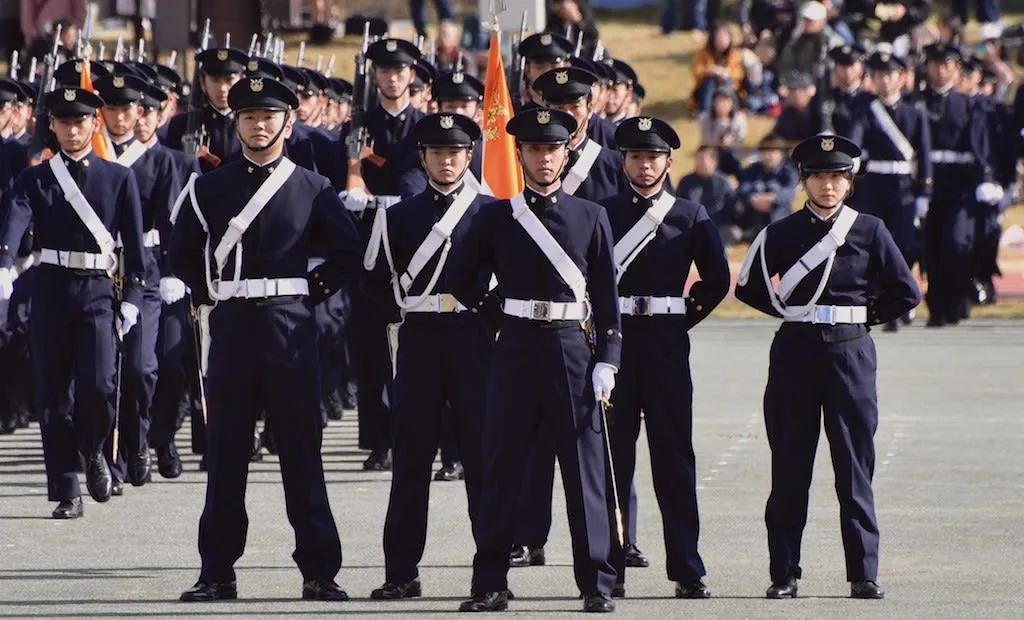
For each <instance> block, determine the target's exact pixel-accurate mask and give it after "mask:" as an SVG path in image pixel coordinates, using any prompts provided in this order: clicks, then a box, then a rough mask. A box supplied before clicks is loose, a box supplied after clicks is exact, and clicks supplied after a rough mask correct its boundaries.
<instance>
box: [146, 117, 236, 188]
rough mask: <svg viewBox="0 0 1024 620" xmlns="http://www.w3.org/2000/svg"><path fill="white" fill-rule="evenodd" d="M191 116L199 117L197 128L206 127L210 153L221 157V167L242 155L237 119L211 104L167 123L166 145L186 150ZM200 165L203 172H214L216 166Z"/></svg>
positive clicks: (204, 163)
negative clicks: (185, 145)
mask: <svg viewBox="0 0 1024 620" xmlns="http://www.w3.org/2000/svg"><path fill="white" fill-rule="evenodd" d="M190 116H196V117H198V121H197V123H196V127H200V126H202V127H205V128H206V133H207V134H209V144H210V152H212V153H213V154H214V155H216V156H217V157H220V159H221V163H220V165H222V166H223V165H224V164H226V163H227V162H229V161H233V160H235V159H238V158H239V157H241V155H242V145H241V143H239V141H238V131H237V130H236V129H235V117H234V115H233V114H229V115H227V116H225V115H223V114H221V113H220V112H218V111H217V110H215V109H214V108H213V106H211V105H210V104H209V103H206V104H204V105H203V107H202V108H200V109H198V110H196V111H194V112H185V113H182V114H179V115H177V116H175V117H174V118H172V119H171V120H170V122H168V123H167V141H166V142H165V144H166V145H167V146H168V147H170V148H172V149H177V150H179V151H180V150H183V149H184V140H183V138H184V136H185V132H186V131H187V130H188V119H189V117H190ZM199 165H200V166H201V167H202V169H203V172H209V171H210V170H213V168H214V166H213V165H211V164H210V163H208V162H207V160H205V159H204V160H201V161H200V163H199Z"/></svg>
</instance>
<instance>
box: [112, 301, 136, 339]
mask: <svg viewBox="0 0 1024 620" xmlns="http://www.w3.org/2000/svg"><path fill="white" fill-rule="evenodd" d="M138 322H139V309H138V308H137V307H135V304H130V303H128V302H127V301H122V302H121V310H120V312H118V317H117V321H116V323H117V335H118V336H120V337H121V338H124V337H125V336H126V335H127V334H128V332H130V331H131V330H132V328H133V327H135V324H136V323H138Z"/></svg>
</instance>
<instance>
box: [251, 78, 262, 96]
mask: <svg viewBox="0 0 1024 620" xmlns="http://www.w3.org/2000/svg"><path fill="white" fill-rule="evenodd" d="M249 90H251V91H252V92H254V93H258V92H260V91H261V90H263V78H253V79H251V80H249Z"/></svg>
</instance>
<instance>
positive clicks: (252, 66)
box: [249, 60, 260, 71]
mask: <svg viewBox="0 0 1024 620" xmlns="http://www.w3.org/2000/svg"><path fill="white" fill-rule="evenodd" d="M259 68H260V63H259V62H257V61H255V60H250V61H249V71H256V70H257V69H259Z"/></svg>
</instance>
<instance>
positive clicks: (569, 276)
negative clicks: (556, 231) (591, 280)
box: [512, 194, 587, 302]
mask: <svg viewBox="0 0 1024 620" xmlns="http://www.w3.org/2000/svg"><path fill="white" fill-rule="evenodd" d="M512 217H514V218H515V220H516V221H517V222H519V225H520V226H522V227H523V230H525V231H526V234H528V235H530V238H531V239H533V242H534V243H536V244H537V247H539V248H540V251H541V252H543V253H544V256H545V257H547V259H548V262H550V263H551V266H552V267H554V268H555V271H556V272H558V276H559V277H560V278H562V280H563V281H564V282H565V283H566V284H568V285H569V288H570V289H572V294H573V297H575V298H576V301H577V302H582V301H583V300H584V299H585V298H586V295H587V279H586V277H584V275H583V272H582V271H580V268H579V266H577V265H576V263H574V262H573V260H572V258H571V257H570V256H569V255H568V254H567V253H566V252H565V248H563V247H562V246H561V245H559V243H558V241H557V240H556V239H555V238H554V237H552V236H551V233H550V232H548V229H547V228H544V224H543V223H542V222H541V221H540V219H539V218H538V217H537V216H536V214H534V212H533V211H530V208H529V207H528V206H526V199H525V198H524V197H523V195H522V194H516V195H515V196H513V197H512Z"/></svg>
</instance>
